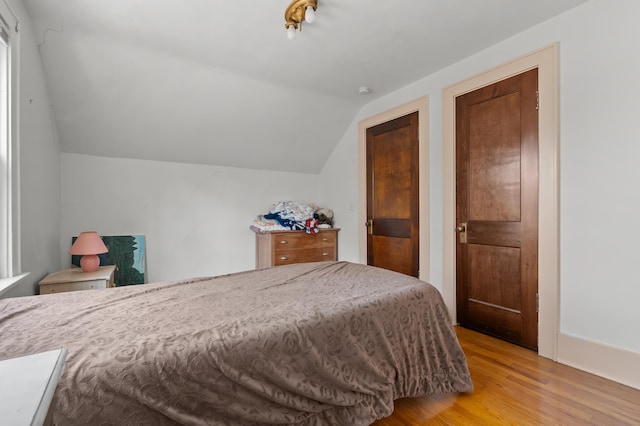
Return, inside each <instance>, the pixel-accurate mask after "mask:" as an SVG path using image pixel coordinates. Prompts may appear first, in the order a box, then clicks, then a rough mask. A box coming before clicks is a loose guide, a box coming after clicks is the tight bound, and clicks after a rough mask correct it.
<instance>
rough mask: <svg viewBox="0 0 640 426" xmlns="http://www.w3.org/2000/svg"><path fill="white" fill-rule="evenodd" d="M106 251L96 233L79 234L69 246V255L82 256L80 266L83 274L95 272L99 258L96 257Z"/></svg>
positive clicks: (98, 264)
mask: <svg viewBox="0 0 640 426" xmlns="http://www.w3.org/2000/svg"><path fill="white" fill-rule="evenodd" d="M108 251H109V249H108V248H107V246H105V245H104V242H102V238H100V235H98V233H97V232H81V233H80V235H79V236H78V238H77V239H76V241H75V242H74V243H73V245H72V246H71V249H70V250H69V254H76V255H80V256H82V257H81V258H80V266H81V267H82V271H83V272H95V271H97V270H98V266H100V258H99V257H98V256H97V255H98V254H102V253H106V252H108Z"/></svg>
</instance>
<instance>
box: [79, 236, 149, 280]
mask: <svg viewBox="0 0 640 426" xmlns="http://www.w3.org/2000/svg"><path fill="white" fill-rule="evenodd" d="M76 238H77V237H73V238H72V239H71V244H73V243H74V242H75V240H76ZM102 241H104V244H105V245H106V246H107V248H108V249H109V251H108V252H107V253H104V254H99V255H98V257H99V258H100V266H102V265H116V272H115V276H114V281H115V284H116V287H120V286H125V285H135V284H144V283H145V282H146V262H145V238H144V235H112V236H102ZM80 257H81V256H76V255H73V256H71V263H72V264H73V265H75V266H80Z"/></svg>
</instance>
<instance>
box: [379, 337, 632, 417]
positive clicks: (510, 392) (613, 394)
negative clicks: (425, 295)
mask: <svg viewBox="0 0 640 426" xmlns="http://www.w3.org/2000/svg"><path fill="white" fill-rule="evenodd" d="M456 332H457V333H458V339H459V340H460V344H461V346H462V348H463V350H464V352H465V354H466V356H467V362H468V364H469V370H470V371H471V378H472V380H473V384H474V387H475V391H474V392H472V393H469V394H454V395H439V396H432V397H423V398H405V399H401V400H398V401H396V403H395V411H394V412H393V414H392V415H391V416H390V417H387V418H384V419H381V420H378V421H377V422H375V423H374V424H373V425H375V426H399V425H402V426H405V425H412V426H413V425H427V424H428V425H522V426H526V425H607V426H609V425H640V390H637V389H633V388H630V387H627V386H624V385H621V384H618V383H615V382H612V381H610V380H606V379H603V378H600V377H597V376H594V375H592V374H589V373H585V372H583V371H580V370H576V369H574V368H571V367H568V366H566V365H561V364H558V363H555V362H553V361H551V360H549V359H546V358H542V357H540V356H538V355H537V354H536V353H535V352H532V351H529V350H527V349H524V348H521V347H519V346H515V345H512V344H510V343H507V342H503V341H501V340H498V339H494V338H492V337H489V336H485V335H483V334H480V333H476V332H474V331H471V330H467V329H464V328H461V327H456ZM638 368H640V366H639V367H638Z"/></svg>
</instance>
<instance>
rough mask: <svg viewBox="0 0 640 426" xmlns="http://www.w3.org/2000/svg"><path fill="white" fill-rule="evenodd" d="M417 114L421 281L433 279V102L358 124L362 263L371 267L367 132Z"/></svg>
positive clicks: (394, 110)
mask: <svg viewBox="0 0 640 426" xmlns="http://www.w3.org/2000/svg"><path fill="white" fill-rule="evenodd" d="M416 111H417V112H418V168H419V173H418V174H419V177H418V180H419V183H418V185H420V188H419V193H420V196H419V197H420V200H419V203H418V208H419V209H420V213H419V226H420V233H419V235H418V238H419V239H420V242H419V250H420V253H419V271H420V272H419V278H420V279H421V280H424V281H429V278H430V276H431V274H430V265H429V259H430V257H429V256H430V253H429V244H430V241H429V235H430V234H429V219H430V215H429V136H428V135H429V131H428V130H429V128H428V126H429V117H428V111H429V99H428V97H426V96H423V97H421V98H418V99H416V100H414V101H411V102H408V103H406V104H404V105H400V106H398V107H395V108H392V109H390V110H388V111H385V112H382V113H380V114H377V115H375V116H373V117H370V118H367V119H365V120H362V121H360V122H358V206H359V207H358V224H359V230H358V240H359V244H358V246H359V248H360V250H359V262H360V263H362V264H365V265H366V264H367V229H366V227H365V222H366V221H367V129H368V128H369V127H373V126H377V125H378V124H382V123H386V122H387V121H391V120H394V119H396V118H399V117H402V116H405V115H407V114H411V113H413V112H416Z"/></svg>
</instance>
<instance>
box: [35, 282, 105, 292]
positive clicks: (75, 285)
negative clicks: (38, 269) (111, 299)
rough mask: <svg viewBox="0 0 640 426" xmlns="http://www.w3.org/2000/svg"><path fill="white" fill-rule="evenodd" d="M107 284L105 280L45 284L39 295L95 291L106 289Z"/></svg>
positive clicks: (41, 287)
mask: <svg viewBox="0 0 640 426" xmlns="http://www.w3.org/2000/svg"><path fill="white" fill-rule="evenodd" d="M107 284H108V283H107V281H106V280H91V281H79V282H69V283H56V284H46V285H41V286H40V294H50V293H63V292H65V291H76V290H96V289H100V288H107Z"/></svg>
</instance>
